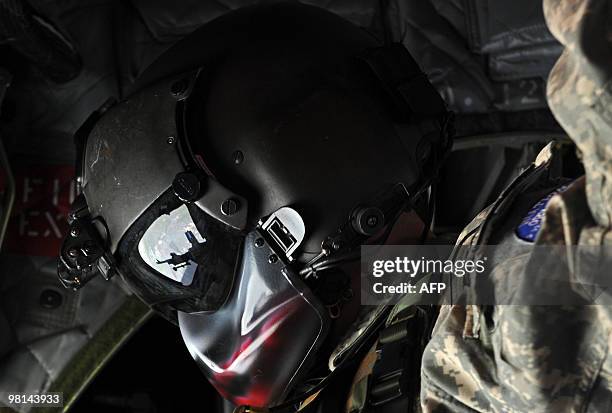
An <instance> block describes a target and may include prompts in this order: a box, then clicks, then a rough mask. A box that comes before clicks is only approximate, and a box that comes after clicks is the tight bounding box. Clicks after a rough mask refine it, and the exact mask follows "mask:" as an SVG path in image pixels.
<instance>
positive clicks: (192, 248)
mask: <svg viewBox="0 0 612 413" xmlns="http://www.w3.org/2000/svg"><path fill="white" fill-rule="evenodd" d="M205 242H206V239H205V238H204V237H202V235H200V232H199V231H198V229H197V228H196V225H195V223H194V222H193V219H192V218H191V216H190V215H189V210H188V209H187V207H186V206H185V205H181V206H180V207H179V208H177V209H175V210H174V211H172V212H170V214H168V215H162V216H160V217H159V218H157V219H156V220H155V222H153V224H152V225H151V226H150V227H149V228H148V229H147V231H146V232H145V234H144V235H143V237H142V239H141V240H140V243H139V244H138V252H139V253H140V256H141V257H142V259H143V260H144V262H146V263H147V265H148V266H149V267H151V268H152V269H154V270H155V271H157V272H159V273H160V274H162V275H164V276H165V277H168V278H170V279H172V280H174V281H178V282H180V283H181V284H183V285H190V284H191V283H192V281H193V276H194V274H195V272H196V269H197V267H198V264H197V262H198V261H200V260H198V258H197V257H198V256H199V255H200V252H201V251H202V249H203V248H204V244H205Z"/></svg>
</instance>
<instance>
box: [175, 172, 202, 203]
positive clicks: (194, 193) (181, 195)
mask: <svg viewBox="0 0 612 413" xmlns="http://www.w3.org/2000/svg"><path fill="white" fill-rule="evenodd" d="M201 187H202V184H201V181H200V178H198V176H197V175H196V174H194V173H192V172H181V173H180V174H178V175H176V177H175V178H174V181H172V190H173V191H174V194H175V195H176V196H177V198H178V199H180V200H181V201H183V202H195V201H197V200H198V199H199V198H200V191H201V189H202V188H201Z"/></svg>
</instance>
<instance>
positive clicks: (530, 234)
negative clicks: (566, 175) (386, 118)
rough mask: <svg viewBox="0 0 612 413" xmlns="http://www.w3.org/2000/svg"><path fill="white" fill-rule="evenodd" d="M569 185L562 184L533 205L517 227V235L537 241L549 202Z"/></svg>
mask: <svg viewBox="0 0 612 413" xmlns="http://www.w3.org/2000/svg"><path fill="white" fill-rule="evenodd" d="M568 186H569V184H568V185H562V186H560V187H559V188H557V189H555V190H554V191H552V192H551V193H549V194H548V195H546V196H545V197H544V198H542V199H540V200H539V201H538V202H536V203H535V205H533V206H532V207H531V209H530V210H529V212H527V215H525V218H523V220H522V221H521V223H520V224H519V225H518V227H516V235H517V236H518V237H519V238H520V239H522V240H524V241H528V242H533V241H535V239H536V237H537V236H538V233H539V232H540V228H541V227H542V219H543V218H544V211H545V210H546V206H547V205H548V202H549V201H550V199H551V198H552V197H553V196H554V195H556V194H559V193H561V192H563V191H565V190H566V189H567V187H568Z"/></svg>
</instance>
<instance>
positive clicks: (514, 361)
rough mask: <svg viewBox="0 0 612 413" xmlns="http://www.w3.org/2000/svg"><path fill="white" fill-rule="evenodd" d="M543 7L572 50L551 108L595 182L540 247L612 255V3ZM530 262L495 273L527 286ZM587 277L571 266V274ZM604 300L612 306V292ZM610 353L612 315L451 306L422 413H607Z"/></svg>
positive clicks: (553, 222)
mask: <svg viewBox="0 0 612 413" xmlns="http://www.w3.org/2000/svg"><path fill="white" fill-rule="evenodd" d="M544 3H545V4H544V10H545V15H546V18H547V22H548V25H549V27H550V29H551V31H552V32H553V34H554V35H555V36H556V37H557V38H558V39H559V40H560V41H561V42H562V43H563V44H564V46H565V52H564V53H563V55H562V57H561V58H560V59H559V61H558V63H557V64H556V66H555V68H554V69H553V71H552V73H551V75H550V78H549V81H548V100H549V103H550V106H551V109H552V110H553V112H554V114H555V116H556V117H557V119H558V120H559V122H560V123H561V125H562V126H563V127H564V128H565V130H566V131H567V132H568V134H569V135H570V137H571V138H572V139H573V140H574V141H575V143H576V145H577V147H578V149H579V150H580V153H581V156H582V161H583V163H584V166H585V172H586V175H585V177H583V178H580V179H578V180H577V181H575V182H574V183H573V184H572V185H571V186H570V187H569V188H568V189H567V190H566V191H564V192H563V193H561V194H558V195H555V196H554V197H553V198H552V199H551V200H550V202H549V203H548V206H547V208H546V211H545V213H544V219H543V224H542V228H541V229H540V231H539V234H538V236H537V238H536V240H535V243H534V245H550V244H555V245H588V246H599V245H604V246H606V245H612V231H610V228H611V227H612V83H611V80H610V77H611V76H612V1H605V0H585V1H577V0H545V2H544ZM549 149H550V148H549ZM553 159H554V154H553V156H552V157H551V156H548V157H546V156H542V157H541V158H540V159H539V160H538V161H537V164H536V165H534V167H533V168H532V169H530V170H529V171H527V172H526V173H525V175H524V176H522V177H519V178H518V184H519V186H520V183H521V182H526V181H529V179H530V178H529V177H532V176H534V174H537V173H540V174H541V173H542V171H543V170H544V171H545V170H548V169H550V165H551V162H552V160H553ZM546 179H548V178H546ZM526 189H529V185H525V186H524V188H519V190H518V192H521V191H524V190H526ZM515 192H517V190H514V191H513V190H512V188H511V189H509V190H507V191H505V192H504V194H502V196H501V197H500V199H499V200H498V201H497V202H496V203H495V204H494V205H493V206H492V207H490V208H488V209H487V210H485V211H483V213H481V214H480V215H479V216H478V217H477V218H476V219H475V220H474V222H472V223H471V224H470V225H469V226H468V228H466V230H465V231H464V233H463V234H462V236H461V237H460V241H459V242H460V244H462V245H471V244H486V243H487V242H490V241H491V234H492V233H493V232H494V229H492V227H493V226H494V223H495V220H496V219H497V220H498V221H499V218H500V217H502V218H503V216H504V214H503V213H500V212H499V211H510V212H512V211H513V208H514V205H515V203H516V202H517V201H516V194H515ZM514 212H516V211H514ZM518 213H520V212H518ZM602 251H606V249H605V248H604V249H602ZM529 260H530V256H529V254H521V255H519V256H506V258H505V259H503V260H501V261H500V262H498V263H497V265H496V268H495V272H496V273H497V274H502V275H503V274H507V275H508V276H509V278H511V279H512V280H513V283H514V286H515V287H516V288H521V287H522V288H528V287H529V283H531V282H533V280H529V279H526V277H525V272H524V271H523V269H524V268H525V265H527V263H528V262H529ZM568 262H569V263H570V264H569V266H575V265H576V263H575V262H574V261H571V260H569V261H568ZM572 263H573V264H572ZM582 271H584V269H582ZM579 272H580V269H578V268H573V267H572V268H569V269H568V271H567V274H568V277H573V276H575V274H577V273H579ZM580 294H581V292H580V291H576V295H577V296H580ZM603 298H604V302H606V303H612V301H610V300H609V299H610V295H609V294H608V293H604V297H603ZM605 299H607V300H608V301H606V300H605ZM611 346H612V306H611V305H596V306H594V305H582V306H575V307H567V306H501V305H498V306H493V307H486V306H479V305H467V306H450V305H448V306H444V307H442V309H441V312H440V315H439V317H438V321H437V323H436V327H435V329H434V333H433V335H432V339H431V341H430V342H429V344H428V345H427V348H426V350H425V353H424V355H423V360H422V377H421V386H422V387H421V404H422V408H423V410H424V411H425V412H447V411H450V412H473V411H478V412H578V411H580V412H583V411H588V412H609V411H612V355H611V353H610V347H611Z"/></svg>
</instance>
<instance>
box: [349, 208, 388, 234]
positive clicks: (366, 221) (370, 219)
mask: <svg viewBox="0 0 612 413" xmlns="http://www.w3.org/2000/svg"><path fill="white" fill-rule="evenodd" d="M384 225H385V215H384V214H383V212H382V211H381V210H380V209H379V208H376V207H363V208H360V209H358V210H357V211H356V213H355V215H354V220H353V228H354V229H355V231H357V232H358V233H360V234H361V235H365V236H372V235H374V234H376V233H377V232H378V231H380V230H381V229H382V228H383V227H384Z"/></svg>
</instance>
